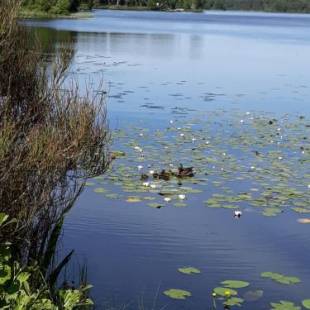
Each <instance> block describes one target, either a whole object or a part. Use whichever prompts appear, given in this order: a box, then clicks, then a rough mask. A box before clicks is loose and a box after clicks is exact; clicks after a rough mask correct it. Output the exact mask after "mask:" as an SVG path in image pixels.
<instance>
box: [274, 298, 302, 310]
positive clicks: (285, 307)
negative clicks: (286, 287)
mask: <svg viewBox="0 0 310 310" xmlns="http://www.w3.org/2000/svg"><path fill="white" fill-rule="evenodd" d="M271 306H272V310H300V309H301V307H299V306H296V305H295V304H294V303H293V302H291V301H286V300H281V301H280V302H279V303H274V302H272V303H271Z"/></svg>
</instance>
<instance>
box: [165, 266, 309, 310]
mask: <svg viewBox="0 0 310 310" xmlns="http://www.w3.org/2000/svg"><path fill="white" fill-rule="evenodd" d="M178 271H179V272H180V273H182V274H185V275H196V274H200V273H201V271H200V270H199V269H198V268H195V267H189V266H187V267H181V268H178ZM261 277H262V278H269V279H272V280H273V281H275V282H277V283H279V284H282V285H295V284H298V283H300V282H301V280H300V279H299V278H297V277H293V276H286V275H283V274H280V273H275V272H262V273H261ZM220 284H221V285H220V286H218V287H215V288H214V289H213V292H212V299H213V305H212V306H213V309H216V308H217V305H218V302H221V304H222V305H223V307H224V309H231V308H232V307H236V306H237V307H241V306H242V305H243V304H244V303H245V302H253V301H257V300H259V299H260V298H262V297H263V295H264V291H263V290H261V289H256V290H248V291H246V292H244V293H243V295H242V297H241V296H240V292H239V290H244V289H245V288H248V287H249V286H250V283H249V282H246V281H243V280H224V281H222V282H221V283H220ZM163 294H164V295H166V296H167V297H169V298H172V299H177V300H185V299H187V298H189V297H191V296H192V293H191V292H190V291H188V290H184V289H177V288H170V289H167V290H165V291H164V292H163ZM301 304H302V306H303V307H304V308H305V309H310V299H305V300H303V301H302V302H301ZM270 306H271V310H300V309H301V307H300V306H298V305H296V304H295V303H294V302H291V301H286V300H281V301H280V302H272V303H270Z"/></svg>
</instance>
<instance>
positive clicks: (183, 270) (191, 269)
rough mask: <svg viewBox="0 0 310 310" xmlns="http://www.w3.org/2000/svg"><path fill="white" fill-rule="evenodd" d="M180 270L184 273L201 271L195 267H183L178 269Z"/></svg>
mask: <svg viewBox="0 0 310 310" xmlns="http://www.w3.org/2000/svg"><path fill="white" fill-rule="evenodd" d="M178 271H179V272H181V273H184V274H198V273H201V271H200V270H199V269H197V268H195V267H182V268H179V269H178Z"/></svg>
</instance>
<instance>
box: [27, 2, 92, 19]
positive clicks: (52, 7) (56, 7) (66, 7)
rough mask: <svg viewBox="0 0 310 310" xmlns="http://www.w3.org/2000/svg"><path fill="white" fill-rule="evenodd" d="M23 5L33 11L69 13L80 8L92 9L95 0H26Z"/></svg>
mask: <svg viewBox="0 0 310 310" xmlns="http://www.w3.org/2000/svg"><path fill="white" fill-rule="evenodd" d="M23 6H24V7H25V8H28V9H30V10H33V11H39V12H45V13H49V14H55V15H67V14H69V13H71V12H77V11H78V10H79V9H83V10H91V9H92V8H93V6H94V1H93V0H84V1H81V0H24V1H23Z"/></svg>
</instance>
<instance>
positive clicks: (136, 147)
mask: <svg viewBox="0 0 310 310" xmlns="http://www.w3.org/2000/svg"><path fill="white" fill-rule="evenodd" d="M134 149H135V150H136V151H138V152H143V150H142V148H141V147H140V146H135V147H134Z"/></svg>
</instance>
